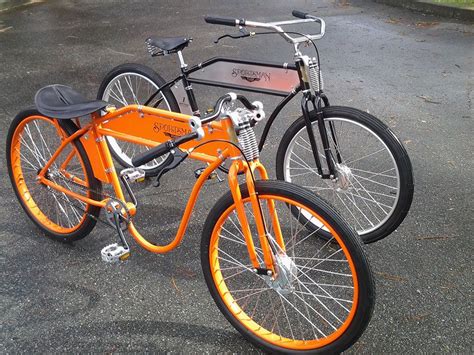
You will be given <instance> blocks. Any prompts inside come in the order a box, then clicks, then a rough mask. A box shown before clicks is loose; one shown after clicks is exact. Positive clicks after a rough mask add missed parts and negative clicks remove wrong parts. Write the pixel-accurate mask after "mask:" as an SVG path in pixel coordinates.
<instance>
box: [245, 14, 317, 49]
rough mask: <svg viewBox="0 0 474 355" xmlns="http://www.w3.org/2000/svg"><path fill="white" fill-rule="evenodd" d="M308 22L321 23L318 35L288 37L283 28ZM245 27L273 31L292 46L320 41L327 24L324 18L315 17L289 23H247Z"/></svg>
mask: <svg viewBox="0 0 474 355" xmlns="http://www.w3.org/2000/svg"><path fill="white" fill-rule="evenodd" d="M306 22H316V23H319V25H320V30H319V33H318V34H310V35H304V36H300V37H291V36H290V35H288V34H287V33H286V32H285V31H284V30H283V29H282V28H281V26H288V25H295V24H298V23H306ZM245 27H254V28H266V29H269V30H273V31H275V32H276V33H278V34H280V35H281V36H282V37H283V38H285V40H286V41H287V42H289V43H292V44H295V45H296V44H299V43H303V42H307V41H309V40H312V41H314V40H318V39H321V38H323V36H324V33H325V31H326V23H325V22H324V20H323V19H322V18H319V17H313V16H311V18H306V19H301V20H289V21H278V22H269V23H265V22H255V21H247V20H246V21H245Z"/></svg>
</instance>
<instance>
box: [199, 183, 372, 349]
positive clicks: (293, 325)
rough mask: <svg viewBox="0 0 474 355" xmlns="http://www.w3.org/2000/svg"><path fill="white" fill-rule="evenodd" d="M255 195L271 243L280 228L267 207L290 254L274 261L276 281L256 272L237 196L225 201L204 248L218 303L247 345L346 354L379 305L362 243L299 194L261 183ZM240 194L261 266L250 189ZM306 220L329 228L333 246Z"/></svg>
mask: <svg viewBox="0 0 474 355" xmlns="http://www.w3.org/2000/svg"><path fill="white" fill-rule="evenodd" d="M255 188H256V192H257V194H258V198H259V201H260V204H261V207H262V214H263V217H264V220H265V224H266V226H267V232H268V238H270V239H271V238H273V236H274V235H275V232H274V230H275V228H274V224H273V223H274V220H272V218H271V217H270V207H269V206H270V204H269V202H270V201H272V202H273V203H274V205H275V210H276V214H277V216H278V217H277V220H278V222H279V225H280V229H281V232H282V233H281V234H282V236H283V240H284V243H285V252H283V251H281V250H280V252H279V253H278V254H277V255H274V266H275V269H276V270H278V271H277V273H276V276H275V275H274V276H267V275H261V274H257V273H256V272H254V270H253V266H252V264H251V262H250V260H249V254H248V251H247V246H246V243H245V241H244V237H243V235H242V227H241V226H240V223H239V219H238V217H237V213H236V207H235V204H234V201H233V199H232V195H231V193H230V192H229V193H227V194H225V195H224V196H223V197H222V198H221V199H220V200H219V201H218V202H217V203H216V205H215V206H214V207H213V208H212V210H211V212H210V213H209V216H208V217H207V220H206V223H205V228H204V231H203V236H202V242H201V263H202V268H203V272H204V277H205V280H206V283H207V285H208V287H209V291H210V293H211V295H212V297H213V298H214V301H215V302H216V304H217V306H218V307H219V309H220V310H221V312H222V313H223V314H224V316H225V317H226V318H227V320H228V321H229V322H230V323H231V324H232V325H233V326H234V327H235V328H236V329H237V330H238V331H239V332H240V333H241V334H242V335H243V336H244V337H245V338H247V339H248V340H249V341H250V342H252V343H253V344H255V345H256V346H258V347H261V348H263V349H265V350H266V351H269V352H271V353H280V352H285V353H298V354H306V353H311V354H314V353H319V352H321V353H336V352H340V351H343V350H345V349H347V348H348V347H349V346H351V345H352V344H353V343H354V342H355V341H356V340H357V339H358V338H359V336H360V335H361V334H362V333H363V331H364V329H365V328H366V326H367V324H368V323H369V320H370V317H371V314H372V309H373V305H374V299H375V289H374V283H373V279H372V274H371V272H370V268H369V265H368V262H367V260H366V258H365V255H364V253H363V251H362V249H361V246H360V242H359V240H358V238H357V235H356V234H355V233H354V232H353V231H352V230H351V229H350V227H349V226H348V225H347V224H346V223H345V222H344V221H343V220H342V219H341V218H340V217H339V216H338V215H337V213H335V212H334V210H332V209H331V208H330V207H329V205H327V204H326V203H325V202H324V201H322V200H321V199H320V198H319V197H317V196H316V195H314V194H312V193H311V192H309V191H306V190H305V189H303V188H301V187H299V186H295V185H293V184H289V183H287V182H284V181H257V182H256V185H255ZM241 191H242V200H243V203H244V207H245V210H246V214H247V218H248V222H249V227H250V230H251V232H252V237H253V241H254V244H255V250H256V253H257V259H258V260H259V262H260V264H262V259H263V254H262V249H261V248H260V243H259V240H258V237H256V223H255V218H254V216H253V214H252V207H251V202H250V199H249V194H248V190H247V188H246V186H245V185H241ZM295 211H298V212H297V213H295ZM303 213H305V214H306V217H308V218H311V219H312V220H313V222H314V223H316V222H317V223H320V224H322V225H324V226H325V228H327V229H328V230H329V231H330V233H331V238H330V240H326V239H323V238H320V237H319V236H318V234H317V233H315V232H311V231H309V230H308V229H307V228H305V227H304V225H303V224H302V223H301V220H299V217H301V216H302V214H303ZM309 216H311V217H309Z"/></svg>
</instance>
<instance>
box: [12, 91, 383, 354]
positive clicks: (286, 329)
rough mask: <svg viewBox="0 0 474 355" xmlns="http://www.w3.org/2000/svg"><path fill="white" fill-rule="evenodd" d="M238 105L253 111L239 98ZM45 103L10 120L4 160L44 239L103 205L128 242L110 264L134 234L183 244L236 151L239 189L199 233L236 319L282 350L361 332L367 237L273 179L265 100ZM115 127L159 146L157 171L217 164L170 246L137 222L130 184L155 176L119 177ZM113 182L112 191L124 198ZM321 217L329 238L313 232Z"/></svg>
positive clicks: (86, 224) (205, 263) (366, 312)
mask: <svg viewBox="0 0 474 355" xmlns="http://www.w3.org/2000/svg"><path fill="white" fill-rule="evenodd" d="M237 101H240V102H241V103H242V105H243V107H239V108H232V107H233V106H230V105H229V103H236V102H237ZM35 102H36V108H35V109H28V110H24V111H22V112H20V113H19V114H18V115H17V116H16V117H15V119H14V120H13V122H12V124H11V127H10V129H9V132H8V137H7V149H6V152H7V165H8V172H9V175H10V179H11V182H12V185H13V189H14V191H15V193H16V196H17V197H18V200H19V201H20V204H21V206H22V207H23V209H24V210H25V212H26V214H27V215H28V217H29V218H30V219H31V220H32V221H33V222H34V223H35V224H36V225H38V226H39V228H40V229H41V230H42V231H44V233H45V234H46V235H48V236H49V237H51V238H53V239H55V240H58V241H64V242H72V241H76V240H79V239H81V238H84V237H85V236H87V235H88V234H89V233H90V232H91V231H92V229H93V228H94V226H95V224H96V222H97V221H98V220H99V212H100V211H101V209H104V211H105V216H106V218H107V223H109V224H110V225H111V226H113V227H114V228H115V229H116V231H117V234H118V237H119V240H120V242H119V243H115V244H112V245H109V246H107V247H105V248H104V249H103V250H102V257H103V259H104V260H106V261H119V260H125V259H126V258H128V256H129V255H130V248H129V246H128V244H127V241H126V238H125V233H126V232H127V231H128V233H130V234H131V235H132V237H133V238H134V239H135V240H136V241H137V242H138V244H140V245H141V246H142V247H144V248H145V249H147V250H149V251H151V252H154V253H166V252H169V251H171V250H173V249H174V248H176V247H177V246H178V245H179V244H180V242H181V240H182V239H183V236H184V233H185V230H186V227H187V225H188V222H189V218H190V215H191V212H192V209H193V207H194V204H195V202H196V199H197V197H198V194H199V191H200V189H201V187H202V185H203V184H204V183H205V181H206V180H207V179H208V178H209V176H211V174H212V173H213V172H214V170H215V169H217V168H218V167H219V166H220V165H221V164H222V163H223V162H224V161H225V160H229V161H230V162H231V163H230V169H229V174H228V182H229V188H230V191H229V192H228V193H226V194H224V195H223V196H222V197H221V198H220V199H219V200H218V202H217V203H216V204H215V206H214V207H213V208H212V209H211V211H210V212H209V215H208V217H207V220H206V223H205V227H204V231H203V234H202V241H201V263H202V269H203V272H204V276H205V280H206V283H207V285H208V287H209V290H210V293H211V295H212V297H213V298H214V300H215V302H216V304H217V306H218V307H219V309H220V310H221V311H222V313H223V314H224V315H225V317H226V318H227V319H228V320H229V322H230V323H231V324H232V325H233V326H234V327H235V328H236V329H237V330H238V331H239V332H240V333H241V334H242V335H243V336H244V337H245V338H247V339H248V340H249V341H251V342H252V343H254V344H255V345H257V346H259V347H261V348H263V349H265V350H267V351H271V352H295V353H315V352H331V353H332V352H339V351H342V350H344V349H346V348H348V347H349V346H350V345H351V344H353V343H354V342H355V341H356V340H357V339H358V338H359V336H360V335H361V334H362V332H363V331H364V329H365V328H366V326H367V324H368V322H369V320H370V317H371V314H372V309H373V304H374V284H373V279H372V274H371V272H370V268H369V265H368V263H367V260H366V257H365V255H364V253H363V251H362V249H361V247H360V242H359V240H358V238H357V237H356V235H355V232H353V231H352V230H351V229H350V227H349V226H348V225H347V224H346V223H345V222H344V221H343V220H342V219H341V218H340V217H339V216H338V215H337V213H335V212H334V210H333V209H332V208H331V207H330V206H328V205H327V204H326V203H325V202H324V201H322V200H321V199H320V198H318V197H317V196H316V195H314V194H312V193H311V192H309V191H307V190H305V189H304V188H302V187H299V186H295V185H292V184H290V183H287V182H284V181H269V180H267V179H268V177H267V173H266V171H265V168H264V166H263V165H262V164H261V163H260V162H259V152H258V146H257V141H256V139H255V134H254V132H253V126H254V125H255V124H256V123H257V122H258V121H259V120H260V119H262V118H263V116H264V113H263V110H262V105H261V104H260V103H257V102H255V103H250V102H249V101H248V100H247V99H246V98H245V97H243V96H239V95H235V94H232V93H230V94H227V95H224V96H223V97H221V98H220V99H219V100H218V101H217V103H216V106H215V108H214V112H212V113H210V114H208V115H207V116H205V117H202V118H198V117H193V116H188V115H183V114H179V113H172V112H169V111H165V110H160V109H156V108H151V107H144V106H138V105H129V106H125V107H122V108H120V109H116V108H114V107H111V106H108V104H107V103H106V102H104V101H87V100H85V99H84V98H83V97H82V96H81V95H80V94H78V93H77V92H75V91H74V90H72V89H71V88H69V87H66V86H62V85H52V86H48V87H45V88H43V89H41V90H40V91H38V93H37V94H36V98H35ZM101 112H102V113H101ZM79 118H80V119H79ZM107 136H110V137H114V138H115V139H118V140H123V141H128V142H133V143H135V144H140V145H144V146H146V147H148V148H149V150H147V151H145V152H144V153H141V154H140V155H139V156H135V157H134V158H133V160H132V163H133V165H134V166H141V165H143V164H145V163H147V162H150V161H152V160H159V161H160V167H161V168H160V171H159V173H158V179H159V178H160V177H161V176H162V175H163V174H165V173H166V172H168V171H170V170H173V169H175V168H176V167H177V166H178V165H179V164H180V163H181V162H182V161H184V160H185V159H186V158H187V157H190V158H193V159H197V160H199V161H203V162H205V163H207V164H208V165H207V167H206V168H205V169H204V170H203V171H202V173H201V174H200V175H199V176H198V177H197V181H196V184H195V185H194V187H193V189H192V192H191V195H190V198H189V200H188V202H187V205H186V208H185V211H184V214H183V217H182V219H181V222H180V225H179V228H178V231H177V233H176V236H175V238H174V240H173V241H172V242H171V243H169V244H166V245H156V244H154V243H151V242H149V241H148V240H147V239H146V238H145V237H143V236H142V235H141V234H140V233H139V231H138V230H137V228H136V227H135V225H134V216H136V215H137V214H138V213H139V211H140V209H139V205H138V202H137V199H136V197H135V195H134V193H133V191H132V189H131V188H130V184H132V183H133V182H135V181H139V180H141V179H142V178H143V177H144V175H145V173H144V171H143V170H141V169H140V168H133V167H132V168H127V169H125V170H122V171H121V172H117V171H116V170H115V167H114V164H113V162H112V157H111V154H110V151H109V148H108V145H107V142H106V140H105V137H107ZM238 174H242V175H243V176H244V177H245V182H244V183H242V184H239V181H238V179H237V175H238ZM257 174H258V176H259V177H260V179H261V180H256V179H255V175H257ZM102 184H109V185H111V186H112V188H113V196H112V195H110V194H106V193H104V192H103V190H102ZM122 186H123V187H124V189H125V192H126V193H124V190H123V189H122ZM126 194H127V195H128V198H126V197H125V195H126ZM310 222H311V223H314V222H317V224H318V225H320V226H321V227H320V228H325V229H326V230H327V231H329V232H330V234H331V238H330V239H329V240H327V239H322V238H320V237H318V234H317V231H315V230H314V227H313V228H306V224H307V223H310Z"/></svg>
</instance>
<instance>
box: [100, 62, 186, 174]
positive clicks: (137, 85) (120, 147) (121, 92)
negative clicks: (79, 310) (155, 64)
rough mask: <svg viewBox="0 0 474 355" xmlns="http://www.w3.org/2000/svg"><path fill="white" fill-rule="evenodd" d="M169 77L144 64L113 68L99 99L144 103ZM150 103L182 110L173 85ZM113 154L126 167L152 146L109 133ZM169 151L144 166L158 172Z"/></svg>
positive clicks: (164, 107)
mask: <svg viewBox="0 0 474 355" xmlns="http://www.w3.org/2000/svg"><path fill="white" fill-rule="evenodd" d="M165 84H166V82H165V80H164V79H163V78H162V77H161V76H160V75H158V74H157V73H156V72H155V71H154V70H153V69H151V68H149V67H147V66H144V65H141V64H134V63H130V64H122V65H119V66H117V67H115V68H113V69H112V70H111V71H110V72H109V73H108V74H107V75H106V76H105V78H104V80H102V83H101V84H100V87H99V92H98V93H97V99H99V100H104V101H107V102H109V103H110V104H113V105H115V106H116V107H117V108H120V107H123V106H127V105H144V104H145V103H146V102H147V101H148V99H149V98H150V97H151V96H152V95H153V94H154V93H155V92H156V91H157V90H158V89H159V88H160V87H162V86H163V85H165ZM148 106H151V107H156V108H159V109H162V110H167V111H173V112H179V106H178V103H177V102H176V98H175V97H174V95H173V93H172V92H171V90H170V89H169V88H167V89H164V90H163V91H161V92H160V93H159V94H158V95H156V96H155V97H154V98H153V100H151V102H149V103H148ZM107 142H108V144H109V147H110V152H111V153H112V156H113V157H114V158H115V160H117V161H118V162H119V164H120V165H122V166H124V167H131V166H132V158H133V157H134V156H135V155H137V154H139V153H142V152H144V151H146V150H148V147H146V146H143V145H139V144H135V143H131V142H126V141H120V140H118V139H115V138H113V137H107ZM167 156H168V154H165V155H163V156H161V157H160V158H158V159H154V160H152V161H151V162H149V163H147V164H145V165H143V166H141V168H142V169H143V170H145V173H146V174H147V176H154V175H156V174H157V173H158V168H159V166H160V165H161V164H162V163H163V162H164V161H165V159H166V157H167Z"/></svg>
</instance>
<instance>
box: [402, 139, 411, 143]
mask: <svg viewBox="0 0 474 355" xmlns="http://www.w3.org/2000/svg"><path fill="white" fill-rule="evenodd" d="M408 143H411V139H407V140H406V141H403V144H408Z"/></svg>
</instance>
